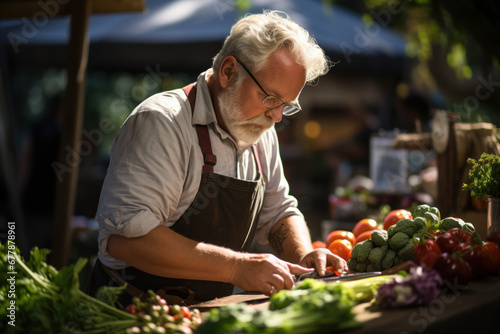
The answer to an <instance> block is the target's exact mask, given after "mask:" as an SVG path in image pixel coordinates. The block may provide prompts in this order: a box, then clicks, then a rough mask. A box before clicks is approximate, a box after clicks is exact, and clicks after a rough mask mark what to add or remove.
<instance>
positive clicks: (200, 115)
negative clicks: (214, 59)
mask: <svg viewBox="0 0 500 334" xmlns="http://www.w3.org/2000/svg"><path fill="white" fill-rule="evenodd" d="M211 72H212V69H209V70H207V71H205V72H203V73H201V74H200V75H199V76H198V79H197V80H196V104H195V106H194V111H193V119H192V121H191V123H192V124H193V125H197V124H198V125H209V126H211V127H212V129H213V130H214V131H216V132H217V133H218V134H219V136H221V138H222V139H225V138H231V136H230V135H229V133H227V132H226V131H224V129H222V128H221V127H220V126H219V124H218V122H217V117H216V115H215V110H214V105H213V102H212V98H211V96H210V91H209V90H208V85H207V78H208V75H210V74H211ZM231 140H232V138H231Z"/></svg>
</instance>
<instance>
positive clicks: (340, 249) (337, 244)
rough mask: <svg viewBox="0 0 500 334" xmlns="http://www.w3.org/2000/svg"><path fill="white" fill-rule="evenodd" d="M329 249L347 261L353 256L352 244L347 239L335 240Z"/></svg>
mask: <svg viewBox="0 0 500 334" xmlns="http://www.w3.org/2000/svg"><path fill="white" fill-rule="evenodd" d="M328 249H329V250H330V252H332V253H333V254H335V255H338V256H340V257H341V258H343V259H344V260H346V261H348V260H349V259H350V258H351V251H352V244H351V243H350V242H349V241H348V240H346V239H337V240H333V242H332V243H331V244H330V246H329V247H328Z"/></svg>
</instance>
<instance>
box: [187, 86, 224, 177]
mask: <svg viewBox="0 0 500 334" xmlns="http://www.w3.org/2000/svg"><path fill="white" fill-rule="evenodd" d="M182 90H183V91H184V93H186V95H187V97H188V100H189V104H190V105H191V111H192V112H194V105H195V102H196V86H194V85H193V84H189V85H187V86H185V87H184V88H182ZM196 132H197V133H198V139H199V140H200V147H201V151H202V152H203V161H204V162H205V164H204V165H203V172H204V173H213V172H214V166H215V164H216V163H217V156H215V155H214V154H213V153H212V144H211V142H210V135H209V134H208V127H207V126H206V125H199V124H197V125H196Z"/></svg>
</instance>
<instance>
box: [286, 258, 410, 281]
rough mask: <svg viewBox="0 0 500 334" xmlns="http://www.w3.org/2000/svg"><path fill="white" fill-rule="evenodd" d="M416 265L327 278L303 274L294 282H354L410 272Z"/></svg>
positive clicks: (401, 265)
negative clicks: (306, 280) (311, 280)
mask: <svg viewBox="0 0 500 334" xmlns="http://www.w3.org/2000/svg"><path fill="white" fill-rule="evenodd" d="M413 265H414V263H413V262H412V261H406V262H403V263H401V264H399V265H397V266H394V267H392V268H389V269H386V270H383V271H368V272H363V273H358V272H356V273H350V274H343V275H335V273H332V274H330V275H326V276H319V275H318V272H317V271H316V270H315V271H312V272H310V273H305V274H302V275H300V276H298V277H296V276H293V278H294V282H295V283H297V282H300V281H302V280H304V279H306V278H314V279H318V280H321V281H328V282H334V281H352V280H356V279H361V278H368V277H373V276H380V275H393V274H396V273H398V272H399V271H401V270H404V271H408V270H409V268H411V267H412V266H413Z"/></svg>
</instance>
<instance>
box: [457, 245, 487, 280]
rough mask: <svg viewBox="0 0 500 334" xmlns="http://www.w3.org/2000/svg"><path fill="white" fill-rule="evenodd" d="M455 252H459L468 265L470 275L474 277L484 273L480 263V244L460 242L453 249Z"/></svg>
mask: <svg viewBox="0 0 500 334" xmlns="http://www.w3.org/2000/svg"><path fill="white" fill-rule="evenodd" d="M455 252H459V253H461V254H462V258H463V259H464V260H465V261H467V263H468V264H469V265H470V268H471V270H472V276H474V277H475V276H480V275H483V274H484V270H483V267H482V264H481V261H482V260H481V258H482V251H481V246H479V245H469V244H468V243H466V242H461V243H459V244H458V245H457V246H456V247H455V248H454V249H453V253H455Z"/></svg>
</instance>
